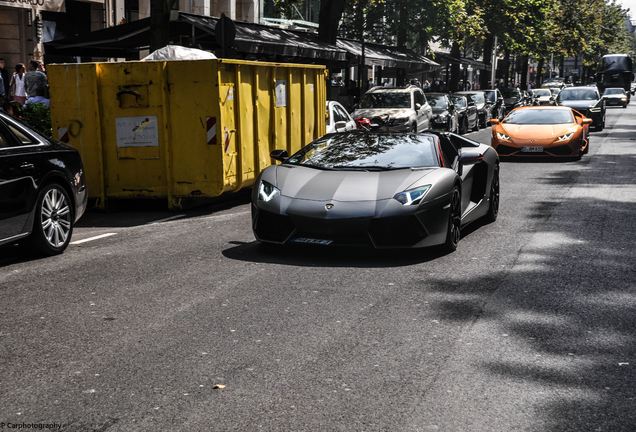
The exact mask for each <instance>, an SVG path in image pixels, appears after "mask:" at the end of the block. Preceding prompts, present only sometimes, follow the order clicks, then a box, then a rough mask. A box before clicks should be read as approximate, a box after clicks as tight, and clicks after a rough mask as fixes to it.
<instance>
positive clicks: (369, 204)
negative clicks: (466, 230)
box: [252, 131, 499, 252]
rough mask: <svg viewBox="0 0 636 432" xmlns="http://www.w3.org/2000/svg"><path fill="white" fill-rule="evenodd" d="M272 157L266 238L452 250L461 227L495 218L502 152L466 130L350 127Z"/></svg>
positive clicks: (262, 209)
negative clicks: (466, 134) (474, 138)
mask: <svg viewBox="0 0 636 432" xmlns="http://www.w3.org/2000/svg"><path fill="white" fill-rule="evenodd" d="M271 156H272V158H273V159H275V160H278V161H281V162H282V164H280V165H273V166H270V167H268V168H266V169H265V170H263V172H262V173H261V175H260V176H259V177H258V179H257V180H256V186H255V187H254V188H253V190H252V228H253V231H254V236H255V237H256V239H257V240H259V241H260V242H264V243H274V244H279V245H309V246H321V247H327V246H363V247H364V246H366V247H373V248H378V249H385V248H423V247H431V246H442V248H443V250H444V251H446V252H452V251H453V250H455V248H456V247H457V243H458V241H459V239H460V234H461V228H462V226H465V225H466V224H469V223H471V222H474V221H477V220H480V219H481V220H483V221H485V222H494V221H495V220H496V219H497V214H498V211H499V157H498V156H497V152H496V151H495V150H494V149H493V148H492V147H491V146H489V145H486V144H480V143H478V142H475V141H472V140H469V139H466V138H464V137H461V136H459V135H455V134H450V133H447V132H441V133H438V134H433V133H422V134H415V133H399V134H398V133H392V134H388V133H387V134H377V133H367V132H361V131H354V132H345V133H338V134H330V135H325V136H323V137H322V138H319V139H317V140H315V141H314V142H312V143H310V144H308V145H307V146H305V147H303V148H302V149H301V150H299V151H298V152H297V153H295V154H293V155H292V156H289V155H288V154H287V151H286V150H274V151H273V152H272V153H271Z"/></svg>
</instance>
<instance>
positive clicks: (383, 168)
mask: <svg viewBox="0 0 636 432" xmlns="http://www.w3.org/2000/svg"><path fill="white" fill-rule="evenodd" d="M332 168H333V169H334V170H342V171H391V170H396V169H402V167H388V166H379V165H361V166H335V167H332Z"/></svg>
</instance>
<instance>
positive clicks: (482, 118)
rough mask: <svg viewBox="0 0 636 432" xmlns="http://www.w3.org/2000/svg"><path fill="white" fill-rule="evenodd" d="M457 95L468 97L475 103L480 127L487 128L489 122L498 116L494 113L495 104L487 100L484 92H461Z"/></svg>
mask: <svg viewBox="0 0 636 432" xmlns="http://www.w3.org/2000/svg"><path fill="white" fill-rule="evenodd" d="M455 94H457V95H463V96H466V97H468V98H470V99H472V101H473V102H474V103H475V107H476V108H477V116H478V118H479V126H480V127H486V125H487V124H488V120H489V119H491V118H494V117H496V116H497V113H496V112H495V113H493V108H494V107H495V105H494V104H492V103H490V102H489V101H487V100H486V95H485V93H484V92H483V91H479V90H473V91H460V92H457V93H455Z"/></svg>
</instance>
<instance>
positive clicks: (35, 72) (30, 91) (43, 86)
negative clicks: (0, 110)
mask: <svg viewBox="0 0 636 432" xmlns="http://www.w3.org/2000/svg"><path fill="white" fill-rule="evenodd" d="M42 68H43V66H42V64H41V63H40V62H39V61H37V60H31V61H30V62H29V71H28V72H27V73H26V75H25V77H24V89H25V90H26V96H27V99H28V98H32V97H36V96H39V97H47V95H48V82H47V78H46V75H45V74H44V72H42V71H41V69H42Z"/></svg>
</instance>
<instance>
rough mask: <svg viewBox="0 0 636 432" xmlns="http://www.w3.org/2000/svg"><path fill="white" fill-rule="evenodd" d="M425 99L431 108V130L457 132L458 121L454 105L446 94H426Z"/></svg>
mask: <svg viewBox="0 0 636 432" xmlns="http://www.w3.org/2000/svg"><path fill="white" fill-rule="evenodd" d="M426 99H427V100H428V103H429V104H430V105H431V108H433V118H432V119H431V129H433V130H438V131H446V132H457V131H458V130H459V119H458V116H457V111H456V110H455V105H454V104H453V101H451V99H450V97H449V96H448V95H447V94H446V93H426Z"/></svg>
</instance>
